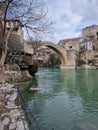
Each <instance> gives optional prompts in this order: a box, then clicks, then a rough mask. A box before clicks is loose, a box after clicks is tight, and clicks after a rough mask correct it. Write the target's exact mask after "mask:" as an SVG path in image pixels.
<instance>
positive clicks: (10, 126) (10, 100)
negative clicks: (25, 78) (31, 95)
mask: <svg viewBox="0 0 98 130" xmlns="http://www.w3.org/2000/svg"><path fill="white" fill-rule="evenodd" d="M17 97H18V94H17V89H16V88H15V86H14V85H12V84H0V130H29V129H28V126H27V123H26V121H25V119H24V116H23V112H22V109H21V107H20V106H18V105H17V103H16V102H17Z"/></svg>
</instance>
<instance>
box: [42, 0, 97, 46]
mask: <svg viewBox="0 0 98 130" xmlns="http://www.w3.org/2000/svg"><path fill="white" fill-rule="evenodd" d="M45 2H46V5H47V7H48V14H47V15H48V18H50V20H51V21H52V22H53V24H52V26H51V30H50V33H49V34H47V35H45V38H44V40H46V41H51V42H54V43H56V44H57V43H58V42H59V40H62V39H67V38H73V37H80V36H81V34H82V29H83V28H85V27H87V26H91V25H97V24H98V0H45Z"/></svg>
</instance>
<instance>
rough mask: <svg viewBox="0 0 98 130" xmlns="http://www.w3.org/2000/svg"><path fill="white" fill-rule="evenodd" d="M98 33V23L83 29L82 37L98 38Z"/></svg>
mask: <svg viewBox="0 0 98 130" xmlns="http://www.w3.org/2000/svg"><path fill="white" fill-rule="evenodd" d="M97 33H98V25H92V26H88V27H86V28H83V29H82V37H83V39H85V38H88V37H89V38H91V39H93V38H96V37H97Z"/></svg>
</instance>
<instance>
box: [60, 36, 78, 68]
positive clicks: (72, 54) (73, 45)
mask: <svg viewBox="0 0 98 130" xmlns="http://www.w3.org/2000/svg"><path fill="white" fill-rule="evenodd" d="M80 39H81V37H78V38H70V39H64V40H60V41H59V43H58V45H59V46H61V47H63V48H64V49H65V50H66V54H67V66H69V68H75V67H76V65H77V55H78V52H79V49H80V48H79V41H80Z"/></svg>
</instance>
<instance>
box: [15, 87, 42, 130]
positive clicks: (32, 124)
mask: <svg viewBox="0 0 98 130" xmlns="http://www.w3.org/2000/svg"><path fill="white" fill-rule="evenodd" d="M16 88H17V92H18V98H17V103H18V106H19V105H21V107H22V109H23V111H24V115H25V117H26V120H27V122H28V127H29V130H40V127H39V125H38V123H37V121H36V119H35V117H34V115H33V113H32V111H31V109H30V108H29V106H27V105H26V102H25V100H24V98H23V96H22V94H21V92H20V90H19V88H18V87H17V86H16ZM25 129H26V128H25Z"/></svg>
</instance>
